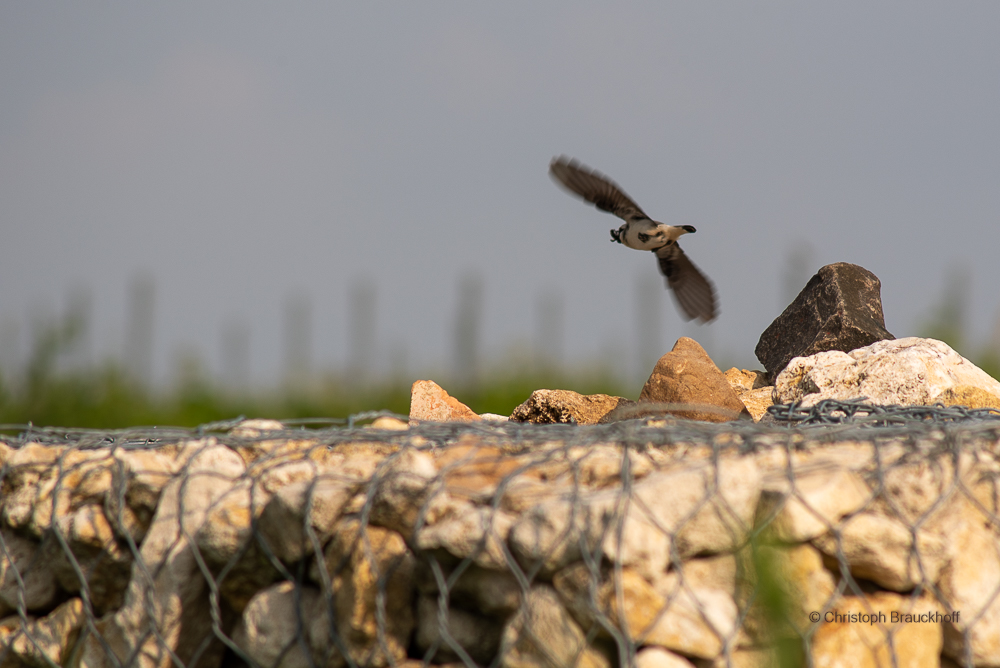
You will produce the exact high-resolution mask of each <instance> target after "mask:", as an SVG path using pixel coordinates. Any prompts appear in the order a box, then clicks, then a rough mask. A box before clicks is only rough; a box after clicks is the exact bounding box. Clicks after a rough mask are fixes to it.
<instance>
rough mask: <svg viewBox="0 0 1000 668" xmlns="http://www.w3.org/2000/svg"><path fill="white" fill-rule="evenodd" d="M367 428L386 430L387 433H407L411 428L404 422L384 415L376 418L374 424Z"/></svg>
mask: <svg viewBox="0 0 1000 668" xmlns="http://www.w3.org/2000/svg"><path fill="white" fill-rule="evenodd" d="M367 428H368V429H384V430H386V431H406V430H407V429H409V428H410V425H409V424H407V423H406V422H405V421H404V420H400V419H399V418H395V417H392V416H391V415H383V416H381V417H377V418H375V419H374V420H373V421H372V423H371V424H370V425H368V426H367Z"/></svg>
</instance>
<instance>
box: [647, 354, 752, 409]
mask: <svg viewBox="0 0 1000 668" xmlns="http://www.w3.org/2000/svg"><path fill="white" fill-rule="evenodd" d="M639 403H640V404H644V403H655V404H683V406H676V407H670V406H663V407H662V412H666V413H670V414H672V415H676V416H678V417H682V418H686V419H689V420H701V421H704V422H729V421H730V420H735V419H737V418H740V417H746V418H747V419H749V417H750V415H749V413H747V410H746V407H745V406H743V403H742V402H741V401H740V399H739V397H738V396H736V392H735V391H733V388H732V387H731V386H730V385H729V381H728V380H726V377H725V376H724V375H723V374H722V372H721V371H720V370H719V367H717V366H715V363H714V362H713V361H712V358H711V357H709V356H708V353H706V352H705V349H704V348H702V347H701V346H700V345H698V343H697V342H696V341H695V340H694V339H689V338H687V337H686V336H682V337H681V338H680V339H678V340H677V343H675V344H674V347H673V349H672V350H671V351H670V352H669V353H667V354H666V355H664V356H663V357H661V358H660V360H659V361H658V362H657V363H656V367H655V368H654V369H653V373H652V374H650V376H649V380H647V381H646V384H645V385H643V387H642V393H641V394H640V395H639ZM639 408H641V406H640V407H639ZM660 408H661V407H660V406H657V407H656V409H657V410H660Z"/></svg>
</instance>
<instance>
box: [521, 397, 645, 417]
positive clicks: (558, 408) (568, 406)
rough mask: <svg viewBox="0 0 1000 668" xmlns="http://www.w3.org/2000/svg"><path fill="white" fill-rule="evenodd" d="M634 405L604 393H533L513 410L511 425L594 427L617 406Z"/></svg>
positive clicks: (626, 400) (631, 402) (632, 402)
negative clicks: (524, 423) (574, 425)
mask: <svg viewBox="0 0 1000 668" xmlns="http://www.w3.org/2000/svg"><path fill="white" fill-rule="evenodd" d="M632 405H635V402H634V401H630V400H628V399H623V398H621V397H612V396H608V395H607V394H589V395H585V394H578V393H576V392H573V391H571V390H535V391H534V392H532V393H531V396H530V397H528V399H527V400H526V401H525V402H524V403H523V404H521V405H520V406H518V407H517V408H515V409H514V412H513V413H511V415H510V419H511V421H513V422H533V423H535V424H551V423H567V422H568V423H573V424H597V423H598V422H599V421H600V420H601V418H603V417H604V416H605V415H607V414H608V413H610V412H611V411H613V410H615V409H617V408H619V407H627V406H632Z"/></svg>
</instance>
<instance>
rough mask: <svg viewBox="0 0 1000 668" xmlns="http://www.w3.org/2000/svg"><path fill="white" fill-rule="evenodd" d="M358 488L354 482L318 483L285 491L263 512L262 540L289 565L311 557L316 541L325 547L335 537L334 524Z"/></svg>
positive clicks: (302, 483)
mask: <svg viewBox="0 0 1000 668" xmlns="http://www.w3.org/2000/svg"><path fill="white" fill-rule="evenodd" d="M359 486H360V485H359V483H357V482H355V481H353V480H343V479H319V480H312V481H311V480H302V481H299V482H295V483H292V484H290V485H286V486H284V487H282V488H281V489H279V490H278V491H277V492H276V493H275V494H274V496H272V497H271V499H270V500H269V501H268V502H267V504H266V505H265V506H264V510H263V512H261V515H260V519H259V520H258V522H257V529H258V531H259V532H260V537H261V538H263V539H264V540H265V541H266V542H267V544H268V547H270V548H271V551H272V552H274V554H275V556H277V557H278V559H280V560H282V561H283V562H285V563H286V564H292V563H294V562H296V561H298V560H300V559H302V558H303V557H306V556H308V555H310V554H312V553H313V552H314V549H315V546H314V545H313V540H314V539H315V540H316V541H317V542H318V543H319V545H320V546H322V545H324V544H325V543H326V541H327V540H328V539H329V538H330V536H332V535H333V527H334V523H335V522H336V521H337V519H338V518H339V517H340V513H341V511H342V510H343V508H344V506H345V505H346V504H347V502H348V501H350V499H351V497H353V496H354V494H355V492H357V490H358V488H359ZM307 509H308V511H307Z"/></svg>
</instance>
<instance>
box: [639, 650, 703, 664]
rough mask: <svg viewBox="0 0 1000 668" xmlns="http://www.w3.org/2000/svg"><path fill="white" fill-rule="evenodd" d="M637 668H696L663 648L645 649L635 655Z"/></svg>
mask: <svg viewBox="0 0 1000 668" xmlns="http://www.w3.org/2000/svg"><path fill="white" fill-rule="evenodd" d="M635 667H636V668H694V664H693V663H691V662H690V661H688V660H687V659H685V658H684V657H682V656H678V655H677V654H674V653H673V652H668V651H667V650H665V649H663V648H662V647H655V646H654V647H644V648H642V649H641V650H639V651H638V652H636V654H635Z"/></svg>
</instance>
